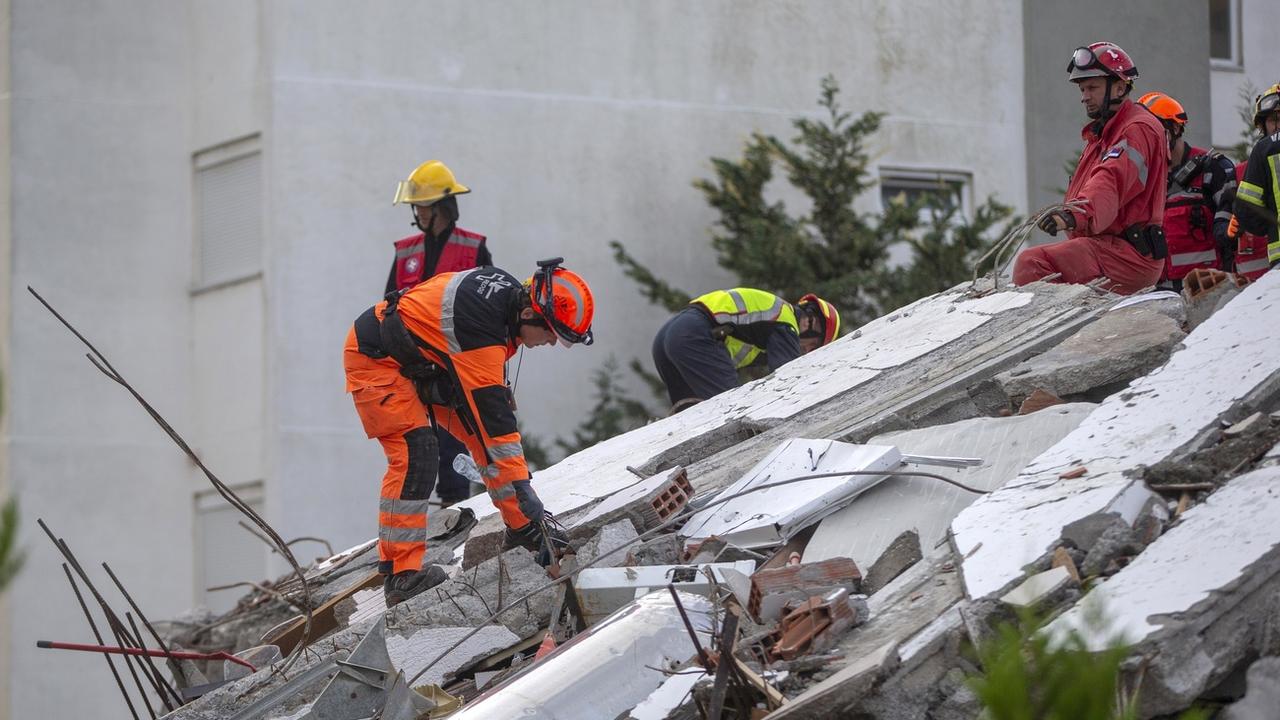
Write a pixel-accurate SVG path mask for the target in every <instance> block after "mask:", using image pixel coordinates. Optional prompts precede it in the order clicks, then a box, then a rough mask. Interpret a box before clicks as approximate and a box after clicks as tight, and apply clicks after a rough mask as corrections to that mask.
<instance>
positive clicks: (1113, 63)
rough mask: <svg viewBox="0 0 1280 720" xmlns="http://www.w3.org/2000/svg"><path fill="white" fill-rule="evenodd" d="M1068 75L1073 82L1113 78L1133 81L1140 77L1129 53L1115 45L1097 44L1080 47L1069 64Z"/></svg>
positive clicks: (1072, 55)
mask: <svg viewBox="0 0 1280 720" xmlns="http://www.w3.org/2000/svg"><path fill="white" fill-rule="evenodd" d="M1067 75H1068V78H1069V79H1070V80H1071V81H1073V82H1074V81H1077V80H1084V79H1085V78H1091V77H1113V78H1116V79H1119V80H1125V81H1131V80H1133V79H1134V78H1136V77H1138V68H1137V67H1135V66H1134V64H1133V61H1132V60H1130V59H1129V55H1128V53H1126V52H1125V51H1124V50H1122V49H1120V48H1119V47H1117V46H1116V45H1115V44H1113V43H1109V42H1096V43H1093V44H1092V45H1089V46H1088V47H1078V48H1076V50H1075V52H1073V53H1072V54H1071V60H1070V62H1068V63H1067Z"/></svg>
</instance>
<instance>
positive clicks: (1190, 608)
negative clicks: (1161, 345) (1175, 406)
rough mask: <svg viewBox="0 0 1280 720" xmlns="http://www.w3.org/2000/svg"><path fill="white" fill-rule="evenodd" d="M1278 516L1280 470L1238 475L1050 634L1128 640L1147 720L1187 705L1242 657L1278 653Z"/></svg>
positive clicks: (1090, 641)
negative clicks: (1138, 668)
mask: <svg viewBox="0 0 1280 720" xmlns="http://www.w3.org/2000/svg"><path fill="white" fill-rule="evenodd" d="M1277 516H1280V468H1264V469H1262V470H1256V471H1253V472H1251V473H1248V474H1246V475H1243V476H1241V477H1238V478H1236V479H1234V480H1232V481H1231V482H1230V483H1229V484H1228V485H1227V486H1226V487H1224V488H1222V489H1221V490H1218V491H1217V492H1215V493H1213V494H1212V495H1210V496H1209V497H1208V499H1207V500H1206V501H1205V502H1204V503H1203V504H1201V505H1197V506H1195V507H1193V508H1191V509H1190V510H1188V511H1187V512H1186V513H1184V514H1183V515H1182V518H1181V522H1180V523H1179V524H1178V525H1176V526H1175V527H1173V528H1172V529H1171V530H1169V532H1167V533H1165V534H1164V535H1163V536H1161V537H1160V538H1159V539H1158V540H1156V541H1155V542H1154V543H1152V544H1151V545H1150V546H1148V547H1147V548H1146V550H1144V551H1143V552H1142V554H1140V555H1138V556H1137V557H1136V558H1135V559H1134V561H1133V562H1132V563H1131V564H1130V565H1129V566H1127V567H1125V568H1124V569H1123V570H1121V571H1120V572H1119V573H1118V574H1116V575H1115V576H1114V577H1112V578H1111V579H1109V580H1107V581H1106V582H1104V583H1101V584H1099V585H1097V586H1096V587H1095V588H1094V589H1093V590H1092V591H1090V592H1089V594H1088V595H1086V596H1085V598H1084V599H1083V600H1082V601H1081V602H1079V603H1077V604H1076V606H1075V607H1073V608H1072V609H1070V610H1069V611H1067V612H1066V613H1065V614H1063V615H1062V616H1061V617H1059V618H1058V619H1057V620H1055V621H1054V622H1053V623H1051V624H1050V625H1049V626H1048V628H1046V632H1049V633H1051V634H1053V635H1054V636H1056V637H1061V636H1063V635H1064V634H1066V633H1068V632H1075V633H1079V634H1080V636H1081V637H1083V638H1084V640H1085V642H1086V643H1087V645H1088V647H1089V648H1090V649H1095V650H1098V649H1102V648H1104V647H1107V645H1108V644H1109V643H1111V642H1113V641H1114V640H1115V638H1116V637H1123V638H1126V642H1125V644H1127V645H1129V646H1130V647H1131V648H1132V651H1131V652H1132V655H1134V656H1137V657H1140V658H1142V665H1143V669H1142V672H1141V674H1140V677H1141V680H1142V684H1141V686H1140V696H1139V701H1140V703H1141V705H1140V707H1141V713H1142V716H1143V717H1152V716H1154V715H1163V714H1166V713H1172V712H1176V711H1180V710H1182V709H1184V708H1186V707H1189V706H1190V705H1191V703H1192V701H1194V700H1195V699H1196V698H1197V697H1199V696H1200V695H1201V694H1202V693H1203V692H1204V691H1205V690H1206V689H1208V688H1210V687H1212V686H1213V685H1215V684H1216V683H1217V682H1218V681H1220V680H1222V679H1223V678H1225V677H1226V676H1227V675H1228V674H1230V673H1231V671H1232V670H1233V669H1234V668H1235V667H1236V666H1237V665H1239V664H1240V663H1241V662H1243V661H1245V660H1248V659H1251V658H1253V657H1256V656H1258V655H1266V654H1272V653H1275V652H1277V651H1280V638H1278V637H1277V633H1278V632H1280V616H1277V615H1276V613H1275V611H1276V609H1277V607H1276V605H1277V599H1280V523H1277V522H1276V517H1277ZM1096 617H1101V618H1103V619H1105V620H1106V621H1107V622H1106V623H1105V624H1101V625H1100V624H1098V623H1097V622H1096V621H1095V620H1094V618H1096ZM1266 643H1270V644H1274V645H1276V646H1275V647H1268V646H1266V645H1265V644H1266Z"/></svg>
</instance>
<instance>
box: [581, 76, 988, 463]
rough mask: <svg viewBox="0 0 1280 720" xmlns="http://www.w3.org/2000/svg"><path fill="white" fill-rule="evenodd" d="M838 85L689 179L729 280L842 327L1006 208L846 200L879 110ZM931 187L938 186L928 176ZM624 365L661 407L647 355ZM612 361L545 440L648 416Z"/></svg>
mask: <svg viewBox="0 0 1280 720" xmlns="http://www.w3.org/2000/svg"><path fill="white" fill-rule="evenodd" d="M839 92H840V88H839V86H838V84H837V83H836V81H835V79H834V78H832V77H830V76H828V77H826V78H823V79H822V82H821V93H820V95H819V99H818V105H819V106H820V107H821V108H822V109H823V110H824V111H825V112H824V113H823V114H822V116H821V117H820V118H819V119H810V118H799V119H797V120H795V121H793V123H792V127H793V128H794V129H795V136H794V137H793V138H792V139H791V141H790V142H784V141H782V140H779V139H778V138H776V137H773V136H771V135H763V134H760V133H753V134H752V135H751V136H750V137H749V138H748V139H747V141H746V143H745V144H744V146H743V149H742V156H741V157H740V158H738V159H728V158H711V167H712V171H713V176H712V177H711V178H704V179H699V180H695V181H694V183H693V186H694V187H695V188H697V189H698V190H699V191H700V192H701V193H702V195H703V197H704V198H705V199H706V201H707V203H708V204H709V205H710V206H711V207H712V208H714V209H715V210H716V211H717V213H718V218H717V220H716V222H715V224H714V226H713V228H712V236H711V245H712V247H713V248H714V249H715V251H716V257H717V262H719V264H720V265H721V266H722V267H724V268H725V269H726V270H729V271H730V272H732V273H733V274H734V276H735V277H736V282H735V283H734V284H735V285H739V286H744V287H754V288H760V289H762V290H768V291H770V292H773V293H777V294H779V295H781V296H782V297H784V298H787V299H789V300H792V301H795V300H797V299H799V298H800V297H801V296H802V295H804V294H805V293H810V292H812V293H817V294H818V295H819V296H821V297H823V298H825V299H827V300H829V301H831V302H833V303H835V305H836V307H837V308H839V310H840V315H841V321H842V326H843V328H844V331H845V332H848V331H850V330H852V329H854V328H856V327H858V326H859V325H862V324H864V323H866V322H868V321H870V320H873V319H875V318H877V317H879V316H880V315H883V314H884V313H886V312H889V311H891V310H893V309H895V308H898V307H901V306H902V305H905V304H907V303H909V302H912V301H914V300H916V299H918V298H921V297H924V296H926V295H931V294H933V293H936V292H938V291H940V290H945V289H947V288H950V287H952V286H954V285H956V284H957V283H960V282H962V281H964V280H967V279H969V278H970V277H972V275H973V267H972V266H973V263H974V262H976V261H977V259H978V258H979V257H981V255H982V254H983V253H985V252H986V251H987V250H988V249H989V248H990V247H991V245H992V244H993V243H994V242H995V241H996V240H997V239H998V236H996V235H994V232H993V231H995V230H997V229H998V227H999V226H1000V224H1001V223H1003V222H1006V221H1008V220H1009V219H1010V217H1011V215H1012V210H1011V209H1010V208H1008V207H1006V206H1004V205H1001V204H1000V203H998V202H996V201H995V200H994V199H988V200H987V201H986V202H985V203H983V204H982V205H981V206H980V207H978V208H976V209H975V211H974V217H973V219H972V220H971V221H969V220H965V219H964V218H962V217H961V216H960V213H959V212H957V211H956V210H954V209H952V208H949V207H947V206H945V204H943V203H941V202H940V200H938V197H937V196H932V195H930V194H928V193H926V194H924V195H923V197H921V198H920V199H919V200H917V201H916V202H914V203H905V202H904V203H900V204H894V205H891V206H890V207H889V208H888V209H887V210H886V212H884V213H883V214H880V215H876V214H870V213H864V212H859V211H858V210H856V209H855V208H854V203H855V201H856V200H857V199H858V198H859V197H860V196H862V195H863V194H864V193H866V192H867V191H869V190H873V189H874V188H875V185H876V180H875V179H874V178H873V177H872V169H871V160H870V155H869V153H868V150H867V142H868V140H869V139H870V137H871V136H872V135H873V134H874V133H875V132H876V131H877V130H879V128H880V122H881V119H882V118H883V115H882V114H881V113H877V112H871V111H868V112H864V113H862V114H861V115H858V116H856V117H855V116H854V115H853V114H852V113H850V112H847V111H845V110H843V109H842V108H841V107H840V104H839V102H838V96H839ZM779 180H785V181H786V182H787V183H788V184H790V185H791V187H793V188H794V189H796V190H798V191H800V192H801V193H802V194H803V195H804V196H805V197H806V198H807V199H808V200H809V204H810V207H809V209H808V211H807V212H806V213H804V214H792V213H791V212H788V208H787V207H786V205H785V204H784V203H783V202H781V201H773V202H770V201H769V200H768V199H767V198H766V197H765V195H766V187H768V186H769V185H770V183H776V182H777V181H779ZM939 189H940V190H943V191H946V190H947V187H946V185H945V184H941V183H940V185H939ZM941 194H942V193H940V194H939V196H940V195H941ZM926 208H932V211H931V212H925V210H926ZM922 217H923V219H922ZM898 243H905V244H906V246H907V247H908V248H909V250H910V257H909V258H908V259H907V264H906V265H905V266H904V267H893V268H891V267H889V263H888V260H889V255H890V248H891V247H892V246H894V245H896V244H898ZM610 247H612V248H613V255H614V259H615V260H616V261H617V262H618V264H619V265H620V266H621V267H622V269H623V272H624V273H625V274H626V275H627V277H629V278H631V279H632V280H634V281H635V282H636V284H637V285H639V287H640V291H641V293H642V294H643V295H644V297H645V298H646V299H647V300H649V301H650V302H652V303H654V304H655V305H658V306H660V307H663V308H665V309H666V310H668V311H670V312H675V311H677V310H679V309H680V308H682V307H684V306H685V305H686V304H687V303H688V302H689V300H690V298H691V297H692V295H691V294H690V293H689V292H686V291H685V290H683V289H680V288H676V287H672V286H671V285H670V284H668V283H667V282H666V281H665V280H663V279H662V276H661V274H660V272H654V271H653V270H651V269H650V268H648V267H646V266H645V265H643V264H641V263H640V262H639V261H638V260H636V258H635V257H633V256H632V255H631V254H630V253H629V252H628V251H627V249H626V247H625V246H624V245H623V244H622V243H620V242H618V241H616V240H615V241H613V242H611V243H610ZM712 289H714V288H698V290H699V292H706V291H708V290H712ZM630 366H631V368H632V369H633V370H635V371H636V372H638V373H639V374H641V376H642V378H643V379H644V381H645V384H646V385H647V386H648V387H650V388H651V389H652V390H653V392H654V395H655V397H656V398H657V399H658V400H657V402H658V405H659V407H665V404H666V400H667V398H666V393H665V391H664V389H663V387H662V383H661V382H660V381H659V380H658V378H657V377H655V376H654V375H653V374H652V373H649V372H647V371H646V370H645V368H647V367H648V365H647V363H641V362H640V361H637V360H633V361H632V362H631V363H630ZM615 372H616V365H610V366H607V367H606V369H605V370H604V371H601V373H600V374H598V375H597V376H596V377H595V383H596V397H597V404H596V410H595V411H593V414H592V416H591V417H589V418H588V419H587V420H586V421H584V422H583V424H582V425H581V426H579V428H578V430H577V431H575V432H574V436H573V438H571V439H568V440H564V439H562V440H557V441H556V444H557V445H558V446H559V447H560V448H561V449H563V450H564V451H565V452H574V451H576V450H578V449H581V448H583V447H586V446H587V445H589V444H591V443H594V442H597V441H599V440H602V439H605V438H607V437H611V436H612V435H613V434H616V433H617V432H622V431H624V430H627V429H630V428H632V427H636V426H638V425H640V424H642V423H643V422H645V421H646V420H647V419H648V418H649V417H651V416H652V415H651V413H650V412H649V410H648V409H647V408H646V407H645V405H644V404H643V403H641V402H637V401H634V400H630V399H628V398H627V397H626V396H625V395H624V394H622V392H621V390H620V388H619V387H618V383H617V378H616V375H615ZM606 378H608V381H607V382H605V380H606Z"/></svg>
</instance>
